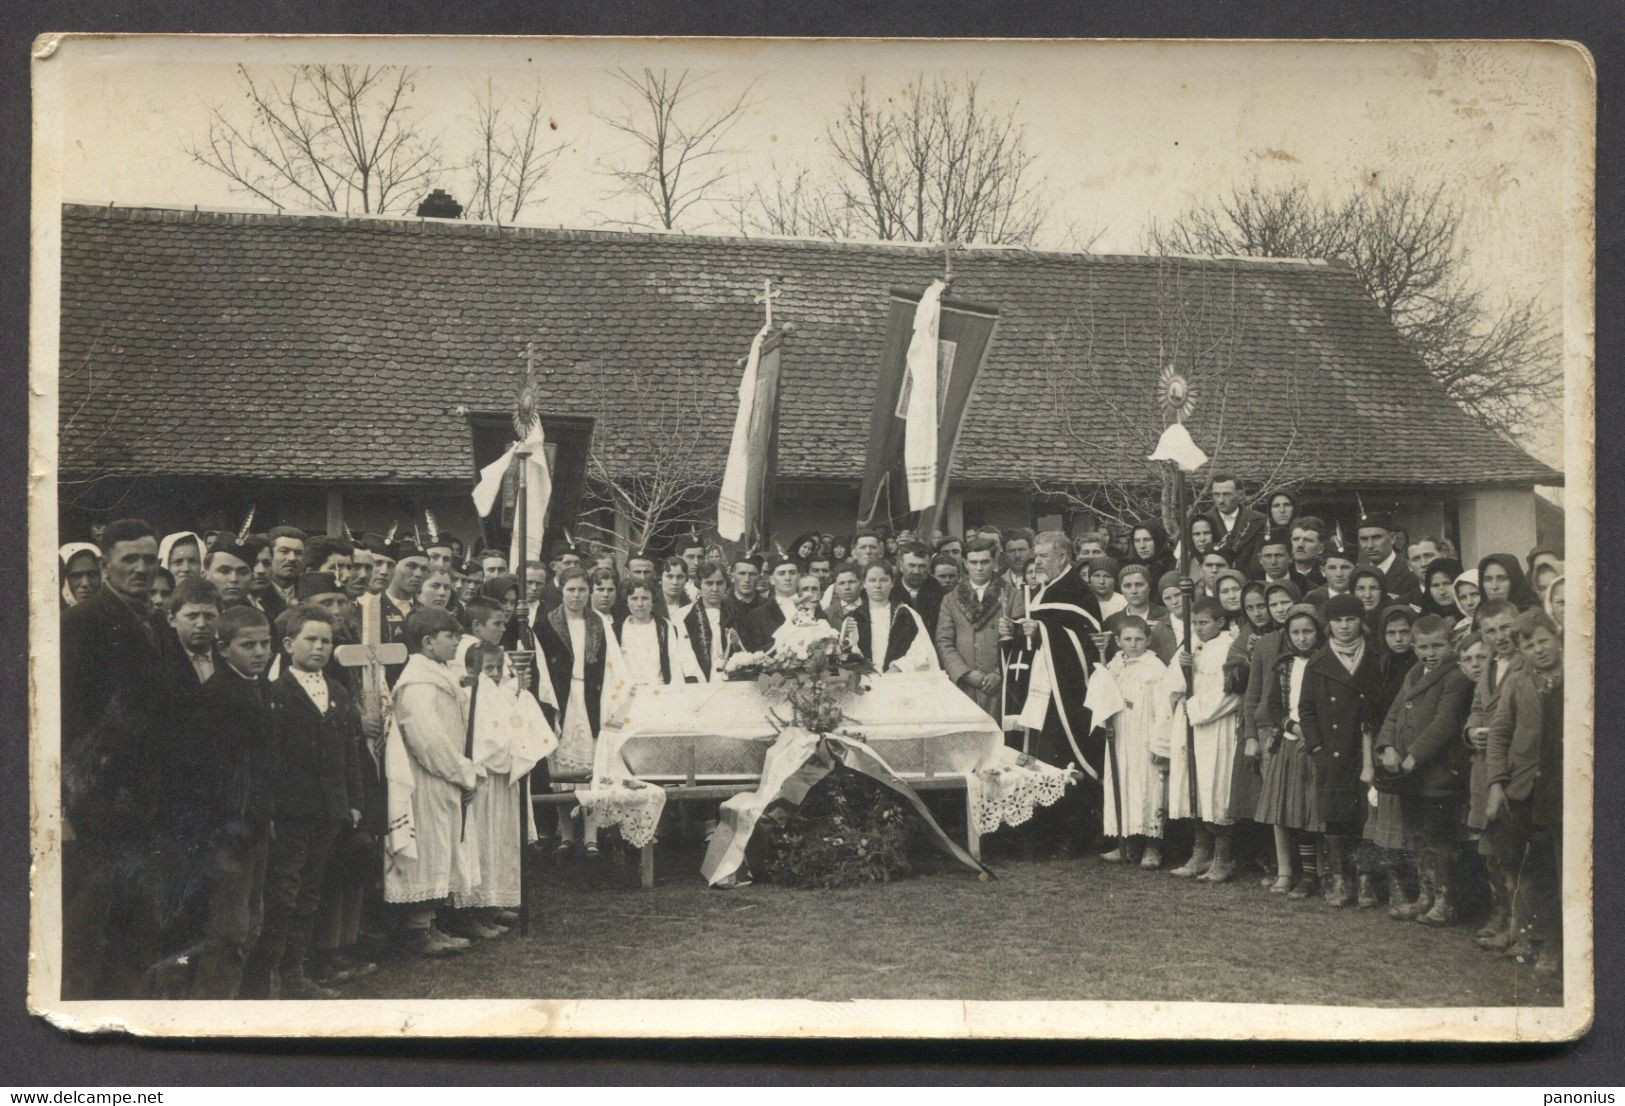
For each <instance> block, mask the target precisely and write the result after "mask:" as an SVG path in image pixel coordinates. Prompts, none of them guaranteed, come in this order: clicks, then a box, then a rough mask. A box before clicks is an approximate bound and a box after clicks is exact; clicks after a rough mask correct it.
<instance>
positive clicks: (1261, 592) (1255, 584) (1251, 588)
mask: <svg viewBox="0 0 1625 1106" xmlns="http://www.w3.org/2000/svg"><path fill="white" fill-rule="evenodd" d="M1255 591H1256V592H1257V593H1258V596H1259V598H1261V599H1263V600H1264V625H1262V626H1259V625H1256V624H1255V623H1254V622H1253V619H1252V616H1251V615H1249V614H1248V613H1247V594H1248V593H1249V592H1255ZM1241 615H1242V617H1241V622H1242V627H1243V629H1246V630H1249V631H1251V632H1252V633H1254V634H1267V633H1269V632H1270V631H1271V630H1272V629H1274V628H1275V625H1274V622H1273V621H1272V620H1271V618H1270V597H1269V588H1267V587H1265V586H1264V581H1262V580H1253V581H1251V582H1249V583H1248V584H1247V585H1246V586H1244V587H1243V588H1242V589H1241Z"/></svg>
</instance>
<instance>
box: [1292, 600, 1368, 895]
mask: <svg viewBox="0 0 1625 1106" xmlns="http://www.w3.org/2000/svg"><path fill="white" fill-rule="evenodd" d="M1364 615H1365V611H1364V608H1363V607H1361V605H1360V601H1359V600H1358V599H1356V598H1354V596H1352V595H1346V594H1345V595H1337V596H1333V597H1332V598H1331V599H1330V600H1328V601H1327V603H1326V608H1325V616H1326V627H1327V633H1328V635H1329V641H1328V644H1327V647H1326V648H1325V649H1322V650H1321V651H1320V652H1319V653H1317V654H1316V655H1315V656H1314V657H1313V658H1312V659H1311V660H1310V661H1309V665H1308V668H1307V670H1306V671H1305V673H1304V678H1303V692H1302V695H1301V697H1300V698H1299V700H1298V726H1299V729H1300V730H1301V731H1302V733H1303V748H1304V751H1305V752H1306V753H1308V754H1309V756H1310V757H1311V759H1312V760H1313V761H1314V765H1315V801H1316V804H1317V808H1318V809H1319V811H1320V815H1321V818H1322V819H1323V820H1324V822H1325V824H1326V831H1325V833H1326V851H1327V860H1326V864H1327V877H1326V880H1325V883H1326V901H1327V902H1328V903H1330V904H1331V905H1333V906H1347V905H1348V904H1349V888H1348V876H1347V873H1346V871H1345V861H1346V857H1347V845H1348V839H1349V837H1350V836H1352V835H1354V834H1357V833H1359V831H1360V822H1361V804H1362V803H1363V802H1364V801H1365V786H1364V785H1363V784H1362V783H1361V782H1360V772H1361V769H1362V766H1363V762H1364V735H1366V734H1369V733H1374V732H1375V731H1376V730H1377V728H1378V727H1379V726H1380V725H1381V724H1382V719H1381V718H1378V717H1375V704H1376V702H1377V700H1378V698H1379V697H1380V693H1381V690H1382V680H1383V672H1382V655H1381V651H1380V650H1379V648H1378V647H1377V645H1376V643H1375V642H1371V641H1367V640H1365V630H1364ZM1370 883H1371V875H1370V873H1368V872H1361V873H1360V875H1359V894H1360V898H1361V900H1362V901H1371V902H1375V901H1376V895H1375V892H1374V890H1373V889H1372V888H1371V886H1370Z"/></svg>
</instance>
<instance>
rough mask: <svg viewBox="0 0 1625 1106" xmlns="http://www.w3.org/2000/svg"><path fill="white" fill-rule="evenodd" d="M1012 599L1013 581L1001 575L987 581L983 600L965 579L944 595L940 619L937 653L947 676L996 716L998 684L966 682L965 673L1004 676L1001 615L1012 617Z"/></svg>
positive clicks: (938, 620) (997, 710)
mask: <svg viewBox="0 0 1625 1106" xmlns="http://www.w3.org/2000/svg"><path fill="white" fill-rule="evenodd" d="M1012 599H1013V596H1012V595H1011V591H1010V585H1009V584H1007V583H1006V582H1005V581H1004V579H1003V578H1002V577H999V576H995V577H993V579H992V580H990V581H988V585H987V590H986V591H985V592H983V593H982V598H981V600H980V602H978V601H977V598H976V589H975V588H973V587H972V586H971V584H970V581H968V580H966V581H963V582H961V583H960V585H959V586H958V587H957V588H955V589H954V590H953V591H952V592H951V593H950V594H948V595H947V596H946V597H944V598H943V600H942V605H941V608H940V609H939V613H938V619H937V631H936V643H937V656H938V658H939V659H940V660H941V661H942V667H943V669H944V670H945V671H946V672H947V673H948V678H949V679H950V680H952V681H954V683H956V684H958V685H959V686H960V688H961V690H963V691H964V692H965V694H966V695H969V696H970V697H971V698H972V699H974V700H975V701H976V704H977V705H978V706H980V707H981V708H982V709H983V710H985V711H987V712H988V713H989V714H991V715H993V716H994V717H995V718H997V717H999V715H1000V714H1001V713H1002V710H1001V708H1000V706H999V689H998V687H995V688H994V689H993V690H992V691H983V690H982V689H981V688H980V687H972V686H971V685H970V684H968V683H966V682H965V677H966V676H967V675H968V674H969V673H971V672H980V673H982V674H983V675H992V676H1000V677H1001V678H1002V676H1003V673H1004V655H1003V650H1002V649H1001V648H1000V638H999V619H1000V618H1007V617H1009V615H1010V609H1011V602H1012ZM922 617H923V616H922ZM928 625H929V623H928Z"/></svg>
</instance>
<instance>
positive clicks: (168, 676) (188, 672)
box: [155, 626, 226, 786]
mask: <svg viewBox="0 0 1625 1106" xmlns="http://www.w3.org/2000/svg"><path fill="white" fill-rule="evenodd" d="M164 630H165V633H164V636H163V648H162V654H163V682H164V700H165V703H164V707H165V710H164V725H165V727H166V728H167V729H174V728H176V727H179V726H184V725H186V723H187V720H188V719H189V718H190V717H191V716H192V711H193V710H194V709H196V707H197V701H198V696H199V695H200V694H201V693H202V691H203V681H202V680H200V679H199V678H198V674H197V669H196V668H193V667H192V662H191V661H190V660H189V659H187V653H186V647H185V646H184V645H182V644H181V640H180V638H179V637H178V636H177V635H176V633H175V631H174V630H173V629H172V628H170V627H167V626H166V627H165V628H164ZM209 656H210V659H212V660H213V661H214V670H215V671H216V672H219V671H220V669H221V668H223V667H224V666H225V663H226V659H225V657H223V656H221V655H220V649H219V648H218V646H215V645H210V646H209ZM155 767H156V766H155ZM160 786H161V785H160Z"/></svg>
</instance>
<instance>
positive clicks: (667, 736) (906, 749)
mask: <svg viewBox="0 0 1625 1106" xmlns="http://www.w3.org/2000/svg"><path fill="white" fill-rule="evenodd" d="M866 683H867V684H868V686H869V690H868V691H867V692H865V693H864V694H862V695H859V696H857V697H855V698H854V699H853V700H852V701H851V703H850V704H849V705H848V708H847V709H848V714H849V716H850V717H851V721H850V722H849V723H848V724H847V725H845V726H843V729H845V730H847V731H850V732H853V733H858V734H862V735H863V738H864V739H865V740H866V741H867V742H868V744H869V745H870V747H871V748H873V749H874V751H875V752H876V753H877V754H879V755H880V757H881V758H882V759H884V760H885V762H886V763H887V765H888V766H889V767H890V768H891V770H892V771H894V772H896V773H897V774H898V775H899V776H901V777H903V778H904V779H905V780H914V779H923V778H929V777H943V776H960V777H963V778H964V780H965V786H966V789H967V790H968V792H969V797H970V810H971V818H972V822H973V824H974V826H975V829H976V832H977V833H979V834H987V833H992V832H993V831H994V830H996V829H998V828H999V827H1000V826H1001V825H1009V826H1019V825H1021V824H1022V823H1023V822H1026V821H1028V820H1029V819H1031V818H1032V816H1033V809H1034V808H1035V807H1039V806H1050V805H1052V804H1054V803H1055V802H1056V801H1058V800H1059V799H1060V798H1061V796H1062V795H1063V794H1064V793H1065V791H1066V788H1067V787H1068V786H1069V785H1070V784H1071V783H1072V780H1073V777H1071V776H1069V775H1068V773H1067V772H1066V771H1064V770H1063V769H1060V768H1054V767H1051V766H1050V765H1048V764H1045V763H1043V762H1042V761H1037V760H1033V759H1032V758H1030V757H1025V756H1023V755H1022V754H1021V753H1019V752H1017V751H1016V750H1014V749H1011V748H1009V747H1008V746H1006V745H1005V743H1004V734H1003V732H1002V730H1001V729H1000V728H999V724H998V723H997V722H995V721H994V720H993V719H992V718H991V717H989V716H988V715H987V714H986V713H985V712H984V711H983V710H982V709H981V708H980V707H979V706H977V704H976V703H975V702H974V701H973V700H971V699H970V698H969V697H968V696H967V695H965V694H964V692H962V691H960V690H959V689H958V688H956V687H955V686H954V685H953V683H952V682H951V681H950V680H949V679H948V677H947V676H946V675H945V674H943V673H942V672H940V671H938V672H918V673H894V674H891V675H888V676H885V677H882V678H879V679H874V678H870V679H868V680H866ZM645 691H647V693H645ZM770 709H771V708H770V704H769V703H768V702H767V701H766V700H765V699H764V698H763V697H762V693H761V692H760V691H759V690H758V689H757V687H756V684H755V683H754V682H751V681H744V682H724V683H716V684H686V685H683V684H680V685H676V686H672V687H660V688H652V689H639V692H638V693H637V694H636V695H634V696H633V698H632V701H631V702H630V703H629V704H628V705H627V708H626V713H625V714H624V715H623V716H622V717H619V718H616V719H614V720H613V721H612V722H610V723H609V724H608V725H606V726H605V728H604V731H603V734H602V735H601V736H600V738H599V741H598V749H597V758H596V763H595V765H594V770H593V778H594V780H595V781H596V782H595V783H594V784H593V786H592V787H591V788H587V789H583V790H580V791H577V792H576V798H577V800H578V801H579V802H580V803H581V805H582V806H583V807H590V808H591V809H592V810H593V812H594V814H596V815H597V816H598V817H599V818H600V819H602V821H603V822H604V824H606V825H610V824H614V825H619V826H620V827H621V836H622V837H623V838H625V839H626V841H627V842H628V843H629V844H631V845H634V846H642V845H644V844H647V843H648V842H649V841H650V840H652V839H653V837H654V831H655V826H656V824H657V823H658V822H659V820H660V812H661V810H662V809H663V808H664V806H665V799H666V794H665V791H664V790H663V789H662V787H661V786H657V782H658V783H659V784H667V785H669V784H672V783H675V782H677V781H680V780H683V779H685V778H687V777H688V776H689V775H690V774H692V775H693V776H694V778H696V779H701V780H703V779H706V778H710V779H721V778H728V779H741V780H743V779H751V778H756V779H760V778H761V776H762V773H763V770H764V767H766V765H765V763H764V762H765V760H766V757H767V753H768V750H769V749H770V748H772V747H773V745H774V743H775V742H776V741H777V740H778V737H779V733H778V731H777V729H776V728H775V727H774V726H773V724H772V723H771V722H770V721H769V718H768V712H769V710H770ZM786 709H787V708H786Z"/></svg>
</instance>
